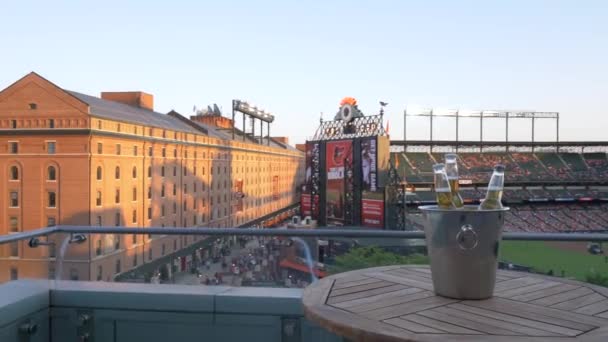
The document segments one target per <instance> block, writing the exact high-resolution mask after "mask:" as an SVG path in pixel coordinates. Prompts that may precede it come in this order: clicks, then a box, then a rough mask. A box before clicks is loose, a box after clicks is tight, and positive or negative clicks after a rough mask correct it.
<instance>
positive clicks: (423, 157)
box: [398, 152, 608, 184]
mask: <svg viewBox="0 0 608 342" xmlns="http://www.w3.org/2000/svg"><path fill="white" fill-rule="evenodd" d="M398 154H399V155H401V157H399V158H398V159H399V172H400V174H401V175H405V176H406V180H407V182H409V183H431V182H432V181H433V177H432V168H433V164H435V163H436V162H443V161H444V154H443V153H433V154H430V153H426V152H407V153H405V154H404V153H398ZM458 157H459V159H458V166H459V171H460V178H461V179H463V180H471V181H472V182H473V183H474V184H486V183H487V182H488V181H489V180H490V175H491V174H492V169H493V167H494V165H496V164H503V165H505V169H506V172H505V176H506V179H505V181H506V183H507V184H508V183H526V182H533V183H543V182H550V183H555V182H570V183H572V182H577V181H585V182H589V181H591V182H593V181H597V182H600V181H602V182H603V181H606V180H607V179H608V158H607V156H606V154H605V153H584V154H581V153H567V152H564V153H553V152H536V153H531V152H511V153H506V152H483V153H479V152H476V153H471V152H464V153H459V154H458Z"/></svg>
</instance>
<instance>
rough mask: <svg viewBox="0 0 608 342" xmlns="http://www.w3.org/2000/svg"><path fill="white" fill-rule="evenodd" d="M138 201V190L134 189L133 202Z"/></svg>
mask: <svg viewBox="0 0 608 342" xmlns="http://www.w3.org/2000/svg"><path fill="white" fill-rule="evenodd" d="M135 201H137V188H133V202H135Z"/></svg>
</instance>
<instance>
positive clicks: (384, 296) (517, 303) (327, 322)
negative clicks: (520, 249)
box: [302, 266, 608, 341]
mask: <svg viewBox="0 0 608 342" xmlns="http://www.w3.org/2000/svg"><path fill="white" fill-rule="evenodd" d="M496 278H497V279H496V287H495V289H494V297H493V298H490V299H485V300H457V299H450V298H445V297H440V296H437V295H435V294H434V293H433V284H432V280H431V271H430V269H429V268H428V267H426V266H387V267H377V268H368V269H363V270H357V271H351V272H346V273H340V274H337V275H333V276H329V277H327V278H324V279H322V280H320V281H318V282H316V283H315V284H312V285H310V286H308V287H307V288H306V289H305V291H304V296H303V299H302V300H303V303H304V311H305V314H306V317H307V318H308V319H310V320H311V321H313V322H316V323H317V324H319V325H320V326H322V327H323V328H325V329H327V330H329V331H331V332H334V333H336V334H338V335H341V336H344V337H346V338H348V339H351V340H353V341H445V340H449V341H452V340H458V341H523V340H525V341H555V340H556V338H557V339H559V340H560V341H561V340H566V341H571V340H572V341H608V288H604V287H600V286H595V285H591V284H586V283H581V282H577V281H572V280H568V279H562V278H556V277H546V276H541V275H536V274H531V273H523V272H512V271H501V270H499V271H498V272H497V277H496Z"/></svg>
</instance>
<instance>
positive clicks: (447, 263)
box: [419, 205, 509, 299]
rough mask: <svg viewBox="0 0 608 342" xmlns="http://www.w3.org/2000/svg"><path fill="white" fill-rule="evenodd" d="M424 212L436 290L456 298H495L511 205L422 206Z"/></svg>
mask: <svg viewBox="0 0 608 342" xmlns="http://www.w3.org/2000/svg"><path fill="white" fill-rule="evenodd" d="M419 209H420V210H421V211H422V213H423V214H424V219H425V224H424V231H425V235H426V245H427V250H428V254H429V258H430V261H431V274H432V277H433V287H434V289H435V293H436V294H438V295H440V296H444V297H450V298H457V299H484V298H489V297H492V294H493V293H494V284H495V283H496V268H497V267H498V248H499V244H500V240H501V237H502V227H503V224H504V220H505V212H506V211H508V210H509V208H502V209H495V210H478V208H477V206H465V207H464V208H463V209H458V210H456V209H449V210H448V209H440V208H438V207H437V206H435V205H432V206H422V207H420V208H419Z"/></svg>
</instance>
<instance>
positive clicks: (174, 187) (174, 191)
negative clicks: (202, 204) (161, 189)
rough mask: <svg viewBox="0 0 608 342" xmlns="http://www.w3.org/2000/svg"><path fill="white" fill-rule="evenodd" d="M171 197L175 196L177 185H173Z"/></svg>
mask: <svg viewBox="0 0 608 342" xmlns="http://www.w3.org/2000/svg"><path fill="white" fill-rule="evenodd" d="M173 196H177V184H173Z"/></svg>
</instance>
